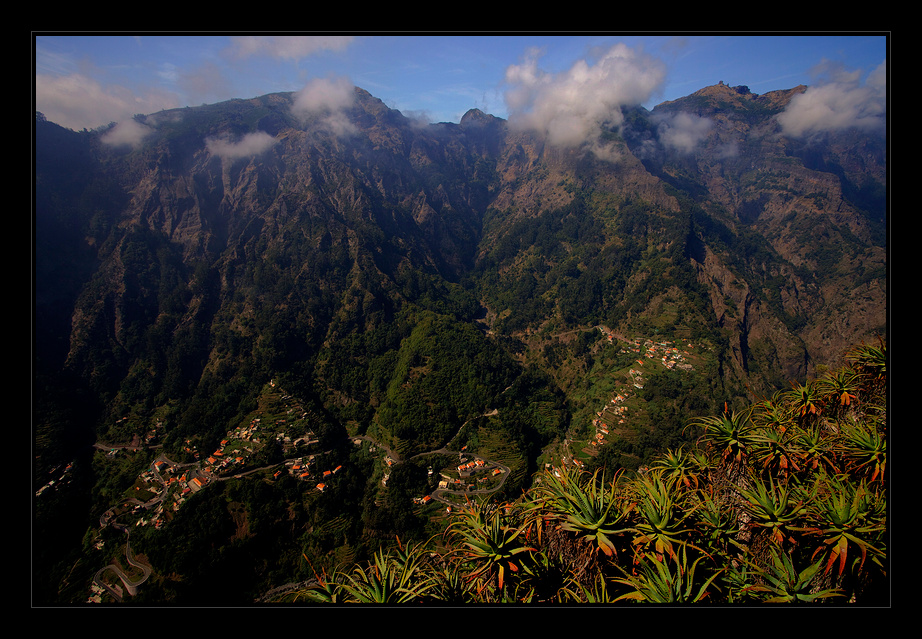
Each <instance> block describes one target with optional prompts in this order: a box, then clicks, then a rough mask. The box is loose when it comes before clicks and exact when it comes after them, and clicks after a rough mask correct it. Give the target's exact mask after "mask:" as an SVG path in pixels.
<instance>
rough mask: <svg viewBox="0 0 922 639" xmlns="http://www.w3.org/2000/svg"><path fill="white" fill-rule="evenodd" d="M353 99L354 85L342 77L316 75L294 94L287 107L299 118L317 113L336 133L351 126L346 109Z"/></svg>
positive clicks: (341, 132) (348, 130)
mask: <svg viewBox="0 0 922 639" xmlns="http://www.w3.org/2000/svg"><path fill="white" fill-rule="evenodd" d="M354 101H355V87H354V86H353V84H352V83H351V82H350V81H349V80H348V79H346V78H318V79H315V80H312V81H311V82H309V83H308V84H307V85H306V86H305V87H304V88H303V89H301V90H300V91H298V92H297V93H296V94H295V96H294V103H293V104H292V107H291V111H292V113H293V114H294V115H295V117H298V118H300V119H302V120H305V119H307V118H310V117H318V118H320V119H321V121H322V122H323V124H324V125H325V126H326V127H327V128H328V129H330V130H331V131H332V132H333V133H335V134H336V135H346V134H349V133H351V132H352V131H354V130H355V126H354V125H353V124H352V122H351V121H350V120H349V118H348V114H347V113H346V110H347V109H348V108H350V107H351V106H352V104H353V102H354Z"/></svg>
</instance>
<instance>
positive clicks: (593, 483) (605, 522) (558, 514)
mask: <svg viewBox="0 0 922 639" xmlns="http://www.w3.org/2000/svg"><path fill="white" fill-rule="evenodd" d="M598 473H599V471H596V472H595V473H593V474H592V475H591V476H588V477H586V476H585V475H580V474H577V473H575V472H572V471H566V470H565V471H563V472H561V473H560V476H559V477H558V476H557V475H555V474H553V473H545V474H544V475H543V476H542V481H541V484H540V485H539V487H538V495H539V496H538V500H537V501H538V503H540V504H541V506H542V507H544V508H545V509H546V512H548V513H550V514H551V515H552V516H553V517H554V518H556V519H557V520H558V521H560V527H561V528H562V529H563V530H566V531H569V532H574V533H576V534H577V535H579V537H580V538H581V539H583V540H585V541H586V542H589V543H592V544H595V545H596V546H597V547H598V549H599V550H601V551H602V552H603V553H605V554H606V555H608V556H612V555H614V554H615V552H616V546H615V542H614V540H613V537H615V536H616V535H619V534H623V533H626V532H627V531H628V527H627V525H626V523H627V519H628V516H629V513H630V511H631V508H632V505H631V504H626V503H624V500H623V499H621V498H620V495H619V490H618V486H617V479H615V480H612V481H610V482H607V483H604V484H603V483H601V482H599V481H598Z"/></svg>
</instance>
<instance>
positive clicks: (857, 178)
mask: <svg viewBox="0 0 922 639" xmlns="http://www.w3.org/2000/svg"><path fill="white" fill-rule="evenodd" d="M803 91H804V87H796V88H794V89H791V90H789V91H780V92H773V93H770V94H766V95H764V96H759V95H755V94H752V93H751V92H749V91H748V90H743V88H740V87H727V86H725V85H722V84H720V85H715V86H713V87H706V88H705V89H702V90H701V91H698V92H696V93H694V94H692V95H691V96H688V97H687V98H683V99H681V100H676V101H673V102H670V103H666V104H663V105H660V106H659V107H657V108H656V109H654V110H653V111H652V112H647V111H645V110H643V109H638V110H636V111H634V112H632V113H630V114H629V117H626V118H625V120H624V124H623V125H622V126H620V127H619V128H617V129H612V130H611V131H608V132H606V135H605V136H602V137H601V138H600V140H601V142H597V144H596V145H595V146H594V147H592V148H589V147H582V148H569V149H563V148H559V147H553V146H551V145H549V144H547V143H546V142H544V141H543V140H541V139H540V138H539V137H537V136H535V135H533V134H530V133H526V132H521V131H512V130H510V128H509V127H508V126H507V123H506V122H504V121H503V120H500V119H498V118H494V117H493V116H489V115H487V114H484V113H482V112H479V111H471V112H469V113H468V114H467V115H465V117H464V118H463V119H462V121H461V122H460V124H458V125H454V124H439V125H429V126H420V125H418V124H417V123H413V122H411V121H410V120H408V119H407V118H404V117H403V116H402V115H401V114H400V113H399V112H396V111H392V110H390V109H388V108H387V107H386V106H384V105H383V104H382V103H381V102H380V101H378V100H376V99H375V98H373V97H372V96H370V95H369V94H367V93H366V92H364V91H361V90H358V91H357V92H356V102H355V105H354V106H353V107H352V109H351V111H349V112H347V113H345V114H343V115H344V120H342V121H340V122H339V124H340V125H341V128H340V129H335V128H332V126H331V124H330V122H329V121H328V120H321V119H313V120H311V119H307V120H305V119H303V118H297V117H295V116H294V115H292V112H291V109H290V107H291V104H292V98H291V96H290V95H288V94H276V95H272V96H265V97H263V98H257V99H254V100H248V101H232V102H230V103H226V104H222V105H213V106H209V107H201V108H198V109H182V110H178V111H177V112H175V113H170V114H161V115H160V116H159V117H158V122H159V125H158V126H157V127H152V128H153V129H154V133H153V134H152V135H151V136H150V137H149V138H148V139H147V140H146V141H145V144H144V146H142V147H139V148H138V149H134V150H131V151H128V150H124V149H121V150H116V149H111V148H108V147H106V146H105V145H104V144H101V143H100V139H99V136H98V135H97V134H75V133H73V132H71V133H70V134H62V133H61V131H60V130H59V127H55V125H53V124H51V123H46V122H37V124H36V127H37V130H36V138H37V156H38V159H39V161H38V163H37V165H38V171H37V176H36V180H37V189H40V190H41V194H40V197H39V198H38V202H37V206H36V216H37V225H38V226H39V227H40V228H41V229H42V233H40V234H39V236H38V241H37V245H36V251H37V262H38V263H39V264H38V265H37V267H38V270H39V271H40V272H41V274H42V276H43V277H42V278H41V280H40V282H39V284H38V286H37V297H36V299H37V300H39V301H40V302H41V304H42V306H41V307H40V308H39V309H38V310H39V311H40V312H45V313H47V314H48V318H49V321H48V322H47V323H46V322H42V323H41V325H40V327H39V328H40V329H41V330H42V331H45V332H44V333H42V334H40V335H38V336H37V337H38V339H39V340H48V341H49V343H52V342H53V343H55V344H58V345H60V344H61V343H63V342H66V343H67V344H68V346H67V348H61V347H60V346H58V348H57V350H56V351H55V353H54V356H53V357H51V358H50V359H48V360H46V361H44V362H43V365H44V364H47V365H48V369H49V370H50V371H57V370H60V368H61V367H62V366H63V365H64V364H65V363H67V364H69V365H70V366H71V367H72V368H73V369H74V370H75V371H77V373H78V374H79V375H80V376H82V377H84V378H86V379H88V380H92V383H93V385H94V388H96V389H97V390H98V392H100V393H102V394H104V395H105V396H107V397H112V396H115V395H118V394H119V392H120V389H123V388H125V385H126V384H128V383H129V382H130V384H133V385H135V386H137V385H139V384H142V381H143V385H148V386H150V389H151V392H152V393H154V394H156V395H157V397H158V398H159V400H160V401H166V400H167V399H169V398H171V397H173V396H177V397H182V396H188V395H189V394H190V393H194V392H195V389H196V388H198V387H199V386H200V385H201V384H202V380H203V379H204V377H205V376H206V375H207V374H208V373H209V371H210V372H212V373H214V372H215V371H222V372H221V375H223V377H222V379H225V380H226V379H227V378H228V377H232V376H233V372H231V371H232V369H234V370H236V369H239V370H243V369H247V370H250V371H251V373H250V374H255V373H252V371H255V370H259V371H262V372H261V373H260V374H266V375H268V374H270V373H271V371H272V370H275V369H278V368H286V367H288V368H291V367H298V368H299V370H300V371H301V375H302V377H304V378H308V377H310V375H309V374H308V373H305V372H304V371H305V369H310V367H311V366H313V362H314V361H315V360H316V359H318V358H320V359H323V358H324V357H326V356H325V355H324V353H326V352H327V350H329V349H330V348H331V345H334V344H335V343H337V342H338V340H341V339H343V338H345V337H348V336H349V335H353V334H355V332H356V331H370V330H374V329H375V328H378V327H381V326H382V325H384V324H386V323H387V322H389V321H391V320H392V319H393V317H394V316H395V315H396V314H398V313H399V312H400V310H401V309H402V308H405V307H406V306H407V305H423V306H425V307H426V308H428V309H437V310H438V312H444V313H449V314H453V316H454V317H455V318H456V319H457V321H462V322H468V321H471V320H472V318H473V317H474V316H475V314H479V313H483V314H485V315H486V316H487V317H491V318H499V319H501V320H502V321H497V322H494V323H493V324H492V325H491V328H493V329H495V330H497V331H499V332H500V333H502V332H503V331H505V332H506V333H507V334H509V335H512V334H518V335H526V334H529V332H533V331H535V330H537V329H539V328H540V327H542V326H544V325H547V323H548V322H561V321H563V322H564V323H568V324H584V325H593V324H596V323H605V324H606V325H609V326H611V327H612V328H614V329H621V330H625V331H628V330H629V329H630V326H631V323H632V322H636V321H638V320H643V319H644V318H647V319H648V320H650V319H653V320H655V319H656V318H655V317H653V315H654V314H655V313H656V312H658V311H657V310H656V309H657V308H660V307H661V305H662V300H663V299H664V296H665V298H668V300H669V304H670V308H677V309H679V310H678V311H676V319H675V320H674V324H675V326H678V327H680V328H682V330H686V331H687V330H691V328H692V327H694V328H695V329H696V330H702V331H704V332H706V333H708V332H710V333H713V334H715V335H717V334H719V335H723V336H724V337H725V338H726V343H727V345H728V346H727V348H728V362H730V365H729V370H728V371H727V373H726V374H732V375H734V376H736V377H738V378H739V379H743V380H747V381H749V380H750V378H758V379H760V380H763V381H764V380H770V381H772V382H775V381H776V380H778V379H790V378H800V377H803V376H806V375H810V374H812V373H813V371H814V369H813V366H814V362H815V361H822V362H828V361H829V359H830V358H834V357H837V356H839V355H840V354H841V353H842V352H844V350H845V349H846V348H848V347H849V346H850V345H852V344H855V343H857V342H859V341H861V340H862V339H869V338H871V336H873V335H874V334H875V333H882V332H885V331H886V245H885V241H884V240H883V239H882V238H885V233H882V231H881V229H882V228H884V226H883V220H885V215H886V211H885V210H881V209H880V205H881V202H882V201H883V200H882V198H881V197H880V193H881V189H883V188H884V187H883V185H884V184H885V178H886V164H885V161H884V157H885V156H884V155H883V154H882V153H881V151H880V148H881V147H880V143H879V142H878V141H876V140H874V139H870V138H868V137H861V136H856V135H855V134H853V133H847V134H842V135H839V136H836V137H830V138H828V139H825V140H810V141H804V140H794V139H789V138H786V137H785V136H784V135H782V134H781V132H780V130H779V127H778V124H777V121H776V119H775V116H776V115H777V114H778V113H779V112H781V110H782V109H783V108H784V107H785V105H786V104H787V103H788V102H789V101H790V100H791V98H792V97H793V96H795V95H798V94H799V93H802V92H803ZM168 116H169V117H168ZM683 123H684V124H686V125H694V130H695V131H696V132H697V137H696V139H695V141H694V143H690V142H689V141H688V140H685V142H686V143H685V145H684V146H680V145H679V142H680V140H679V138H677V137H672V138H670V137H668V136H667V133H669V132H671V133H673V134H674V133H676V132H677V127H678V126H679V124H683ZM346 124H348V126H345V125H346ZM670 127H672V128H670ZM257 133H261V134H262V136H261V137H260V138H258V140H257V141H260V142H262V143H263V146H261V147H259V148H258V149H255V150H253V151H252V152H251V153H245V152H243V151H240V152H239V153H237V154H225V155H221V154H220V153H219V150H227V149H229V148H230V149H234V150H240V144H241V143H242V142H243V141H244V140H245V139H248V138H246V135H248V134H257ZM51 136H54V137H55V140H56V142H55V143H54V144H55V147H49V146H48V145H47V144H46V142H47V141H48V140H50V139H51ZM65 139H66V143H64V142H62V141H61V140H65ZM214 140H222V141H223V142H224V143H225V145H224V146H219V145H216V144H215V143H214ZM234 144H236V145H237V146H234ZM64 147H67V148H69V149H72V150H75V152H74V153H64V152H63V150H64ZM603 151H604V152H603ZM78 166H79V170H80V174H81V175H82V176H84V177H83V178H81V181H79V182H77V181H76V180H73V179H70V180H68V179H67V176H73V175H74V174H75V173H74V171H76V170H77V167H78ZM884 193H885V191H884ZM65 216H66V219H67V221H68V224H67V225H66V228H65V226H56V225H57V224H58V222H60V221H61V220H63V219H64V218H65ZM46 228H49V229H50V228H57V229H59V230H58V232H56V234H54V235H53V236H52V234H50V233H47V234H46V233H45V232H44V229H46ZM65 247H70V248H69V249H68V250H69V251H72V253H73V256H70V253H66V252H62V248H65ZM74 247H75V248H74ZM70 257H73V258H74V259H73V260H71V261H70V262H68V261H67V260H68V259H70ZM68 264H71V266H72V268H71V270H70V271H69V272H68V273H67V275H68V277H67V278H65V277H64V275H63V273H64V272H65V270H67V269H68ZM65 279H66V280H67V286H66V288H62V289H60V290H59V292H58V294H57V295H54V294H52V293H53V292H54V291H55V287H56V286H58V283H59V282H63V281H64V280H65ZM462 282H463V286H461V283H462ZM461 290H464V291H465V292H464V293H463V294H462V293H461V292H459V291H461ZM468 298H469V299H468ZM654 300H657V301H656V303H654ZM525 301H528V302H530V303H529V304H527V305H526V304H524V302H525ZM481 305H482V306H481ZM526 307H527V308H526ZM65 326H66V328H64V327H65ZM504 326H505V327H506V328H503V327H504ZM270 353H271V357H270V356H269V354H270ZM190 354H191V357H190ZM356 357H358V356H357V355H356ZM324 361H326V360H324ZM327 370H330V369H327ZM334 377H335V376H334V375H327V374H325V376H324V381H323V384H324V385H325V388H324V389H323V390H324V392H326V391H329V392H331V393H333V392H335V393H336V394H337V396H338V397H349V396H350V393H351V392H353V391H351V390H348V389H346V388H345V386H344V384H345V382H342V381H336V380H335V379H334ZM318 392H319V391H318ZM352 399H353V400H354V401H358V402H361V401H364V400H363V398H362V397H353V398H352ZM368 401H370V402H371V401H372V400H370V399H369V400H368Z"/></svg>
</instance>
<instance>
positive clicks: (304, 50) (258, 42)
mask: <svg viewBox="0 0 922 639" xmlns="http://www.w3.org/2000/svg"><path fill="white" fill-rule="evenodd" d="M353 40H355V38H354V37H352V36H235V37H232V38H231V51H232V53H233V55H235V56H237V57H240V58H245V57H250V56H255V55H268V56H270V57H273V58H281V59H283V60H300V59H301V58H306V57H308V56H311V55H314V54H316V53H318V52H320V51H342V50H343V49H345V48H346V47H348V46H349V45H350V44H352V41H353Z"/></svg>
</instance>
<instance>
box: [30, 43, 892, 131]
mask: <svg viewBox="0 0 922 639" xmlns="http://www.w3.org/2000/svg"><path fill="white" fill-rule="evenodd" d="M33 37H34V49H35V51H34V54H35V55H34V70H35V85H34V97H35V108H36V110H38V111H42V112H43V113H44V114H45V116H46V117H47V118H48V119H49V120H52V121H54V122H57V123H58V124H61V125H63V126H67V127H70V128H73V129H82V128H90V129H92V128H95V127H98V126H102V125H105V124H108V123H109V122H113V121H117V122H120V121H122V120H124V119H128V118H130V117H131V116H132V115H134V114H137V113H143V114H149V113H155V112H157V111H159V110H161V109H168V108H174V107H182V106H194V105H198V104H203V103H214V102H220V101H223V100H227V99H231V98H250V97H255V96H258V95H263V94H266V93H272V92H277V91H299V90H301V89H302V88H304V87H305V86H306V85H308V84H309V83H311V82H314V81H317V80H319V79H326V80H332V79H334V78H335V79H343V80H348V82H350V83H351V84H353V85H355V86H359V87H361V88H363V89H365V90H367V91H369V92H370V93H371V94H372V95H374V96H376V97H378V98H380V99H381V100H382V101H384V103H385V104H387V105H388V106H390V107H392V108H395V109H399V110H400V111H402V112H404V114H406V115H414V116H419V117H423V118H425V119H427V120H428V121H450V122H457V121H458V120H459V119H460V117H461V115H463V114H464V113H465V112H466V111H467V110H468V109H470V108H475V107H476V108H479V109H481V110H483V111H486V112H487V113H491V114H493V115H497V116H499V117H504V118H508V117H510V115H513V114H514V113H516V112H519V111H521V112H523V113H524V112H527V113H529V115H530V117H532V118H538V117H539V113H540V112H541V111H542V109H545V108H546V107H544V106H539V105H546V104H548V102H549V101H550V97H549V96H550V95H551V94H553V95H554V96H556V97H555V100H557V101H556V102H555V104H557V105H559V104H560V99H561V96H563V95H564V94H565V93H566V92H569V93H570V97H569V98H568V99H569V100H570V101H571V103H572V101H575V100H580V99H582V98H587V99H598V100H599V101H603V102H605V103H606V104H607V105H608V106H609V107H610V106H611V105H612V104H616V105H623V104H627V103H628V102H631V101H634V102H636V103H639V104H643V105H644V106H647V107H648V108H652V107H653V106H655V105H656V104H658V103H660V102H663V101H666V100H672V99H676V98H679V97H682V96H685V95H688V94H690V93H692V92H694V91H696V90H698V89H700V88H702V87H705V86H709V85H713V84H717V82H718V81H723V82H724V83H726V84H729V85H731V86H736V85H747V86H748V87H749V88H750V90H751V91H752V92H754V93H766V92H768V91H772V90H776V89H787V88H791V87H794V86H797V85H798V84H806V85H809V86H811V87H812V86H814V85H817V84H819V83H822V82H829V81H830V78H832V77H833V76H835V77H838V78H845V77H847V78H848V80H849V81H850V82H851V84H852V86H853V87H858V86H863V85H864V83H866V82H868V78H869V77H871V75H872V74H873V73H874V71H875V69H879V68H880V67H881V65H885V64H886V62H887V48H888V40H887V37H886V36H885V35H878V34H862V33H855V34H847V35H836V34H818V35H815V34H811V35H800V34H791V35H764V34H758V33H756V34H739V33H733V34H726V35H725V34H721V33H715V34H696V33H688V34H666V35H654V36H650V35H642V34H631V33H626V34H621V35H617V34H615V35H609V34H585V35H580V34H578V35H571V34H567V35H554V34H538V35H531V34H521V35H519V34H515V33H513V34H503V35H490V34H484V35H458V34H445V35H419V36H415V35H392V34H382V35H377V34H369V35H356V36H348V35H338V34H323V33H321V34H317V35H314V36H290V35H284V36H280V35H275V34H271V33H270V34H258V35H257V34H254V35H250V34H240V35H209V34H195V35H187V34H165V35H161V34H145V33H141V34H139V35H131V34H127V35H120V34H111V35H108V34H80V33H73V34H71V33H47V34H46V33H38V32H36V33H33ZM820 71H822V73H820ZM878 76H880V73H879V71H878ZM824 78H825V79H824ZM616 85H617V87H619V88H618V92H617V95H611V92H612V87H614V86H616ZM603 87H604V88H603ZM539 100H544V102H539ZM568 108H570V107H568ZM884 116H885V113H884Z"/></svg>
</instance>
